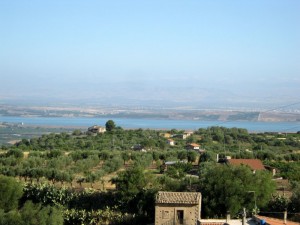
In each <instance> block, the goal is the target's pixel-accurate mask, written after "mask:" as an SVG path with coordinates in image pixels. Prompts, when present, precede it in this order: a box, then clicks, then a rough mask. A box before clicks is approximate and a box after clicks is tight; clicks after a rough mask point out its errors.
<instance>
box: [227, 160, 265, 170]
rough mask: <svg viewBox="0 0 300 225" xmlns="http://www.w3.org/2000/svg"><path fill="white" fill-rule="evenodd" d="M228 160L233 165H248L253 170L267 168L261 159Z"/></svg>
mask: <svg viewBox="0 0 300 225" xmlns="http://www.w3.org/2000/svg"><path fill="white" fill-rule="evenodd" d="M227 162H228V163H229V164H231V165H236V166H239V165H246V166H249V167H250V168H251V169H252V170H265V167H264V165H263V163H262V161H260V160H259V159H228V160H227Z"/></svg>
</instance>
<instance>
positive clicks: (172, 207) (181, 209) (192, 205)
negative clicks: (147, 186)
mask: <svg viewBox="0 0 300 225" xmlns="http://www.w3.org/2000/svg"><path fill="white" fill-rule="evenodd" d="M155 203H156V204H155V225H181V224H183V225H196V224H197V221H198V220H199V219H200V211H201V193H199V192H163V191H159V192H158V194H157V196H156V202H155Z"/></svg>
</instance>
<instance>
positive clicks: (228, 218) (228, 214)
mask: <svg viewBox="0 0 300 225" xmlns="http://www.w3.org/2000/svg"><path fill="white" fill-rule="evenodd" d="M229 221H230V212H229V211H227V214H226V223H229Z"/></svg>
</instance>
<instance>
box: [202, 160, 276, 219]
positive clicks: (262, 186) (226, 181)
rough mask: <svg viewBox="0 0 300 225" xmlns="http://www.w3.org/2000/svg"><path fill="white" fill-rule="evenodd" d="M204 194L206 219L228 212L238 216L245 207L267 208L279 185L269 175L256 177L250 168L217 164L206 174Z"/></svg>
mask: <svg viewBox="0 0 300 225" xmlns="http://www.w3.org/2000/svg"><path fill="white" fill-rule="evenodd" d="M200 191H201V193H202V196H203V205H204V209H203V211H204V214H205V216H209V217H211V216H216V215H217V216H224V215H225V214H226V212H227V211H230V213H231V214H232V215H235V214H237V213H238V212H239V210H241V209H242V208H243V207H246V208H247V209H253V208H255V205H257V206H258V207H263V206H265V205H266V204H267V203H268V201H269V200H270V198H271V197H272V196H271V195H272V193H273V192H274V191H275V184H274V182H273V181H272V176H271V174H270V173H268V172H256V173H255V174H253V173H252V171H251V170H250V169H249V168H248V167H246V166H223V165H216V166H215V167H214V168H213V169H210V170H207V171H205V173H204V174H203V175H202V177H201V180H200Z"/></svg>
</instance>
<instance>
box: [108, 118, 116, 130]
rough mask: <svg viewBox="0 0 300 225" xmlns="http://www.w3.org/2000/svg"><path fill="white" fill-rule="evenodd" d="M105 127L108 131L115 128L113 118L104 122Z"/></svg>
mask: <svg viewBox="0 0 300 225" xmlns="http://www.w3.org/2000/svg"><path fill="white" fill-rule="evenodd" d="M105 128H106V131H108V132H110V131H112V130H114V129H115V128H116V124H115V122H114V121H113V120H108V121H107V122H106V123H105Z"/></svg>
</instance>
